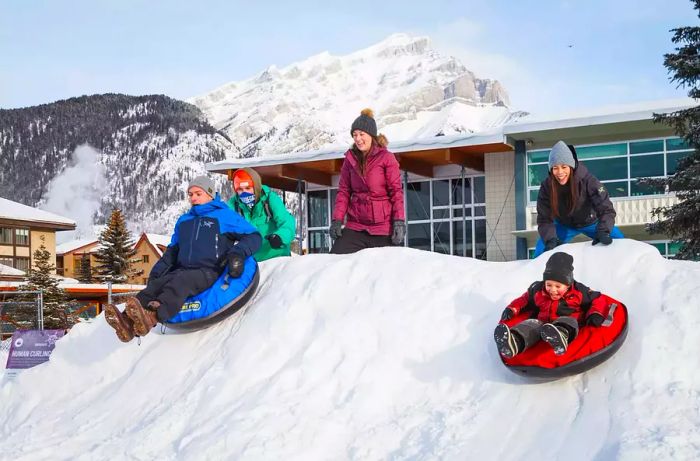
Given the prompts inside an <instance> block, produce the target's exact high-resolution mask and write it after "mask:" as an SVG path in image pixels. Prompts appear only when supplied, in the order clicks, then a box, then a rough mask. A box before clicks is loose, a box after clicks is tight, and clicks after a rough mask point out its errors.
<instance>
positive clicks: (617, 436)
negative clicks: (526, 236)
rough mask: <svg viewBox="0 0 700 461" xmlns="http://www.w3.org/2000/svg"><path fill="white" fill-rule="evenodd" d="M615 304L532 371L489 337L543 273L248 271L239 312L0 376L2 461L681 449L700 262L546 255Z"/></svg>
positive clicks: (299, 266)
mask: <svg viewBox="0 0 700 461" xmlns="http://www.w3.org/2000/svg"><path fill="white" fill-rule="evenodd" d="M559 249H560V250H562V251H566V252H569V253H570V254H572V255H573V256H574V261H575V262H574V268H575V271H574V273H575V276H576V278H577V279H578V280H580V281H582V282H584V283H586V284H587V285H589V286H591V287H592V288H594V289H598V290H601V291H603V292H605V293H607V294H609V295H610V296H613V297H615V298H617V299H619V300H620V301H622V302H624V303H625V304H626V305H627V306H628V308H629V312H630V329H629V336H628V338H627V341H626V343H625V344H624V345H623V346H622V348H621V349H620V351H619V352H618V353H617V354H616V355H615V356H613V357H612V358H611V359H610V360H608V361H607V362H605V363H603V364H602V365H600V366H598V367H597V368H594V369H593V370H591V371H588V372H586V373H584V374H581V375H577V376H574V377H570V378H566V379H562V380H559V381H554V382H549V383H544V384H534V383H532V382H530V381H528V380H526V379H524V378H522V377H520V376H517V375H515V374H513V373H511V372H510V371H508V370H507V369H506V368H505V367H504V366H503V365H502V364H501V362H500V360H499V358H498V354H497V351H496V348H495V346H494V344H493V338H492V334H493V329H494V327H495V325H496V323H497V321H498V319H499V318H500V314H501V311H502V309H503V308H504V306H505V305H506V304H507V303H508V302H509V301H511V300H512V299H513V298H515V297H516V296H518V295H520V294H521V293H523V292H524V291H525V290H526V288H527V287H528V286H529V284H530V283H531V282H532V281H534V280H538V279H540V278H541V276H542V272H543V269H544V265H545V262H546V259H547V258H548V256H549V254H550V253H545V254H544V255H543V256H542V257H540V258H538V259H536V260H533V261H515V262H507V263H495V262H493V263H491V262H483V261H478V260H474V259H469V258H459V257H452V256H444V255H439V254H435V253H429V252H423V251H418V250H411V249H405V248H384V249H373V250H365V251H362V252H360V253H357V254H354V255H344V256H340V255H311V256H304V257H300V258H281V259H276V260H272V261H268V262H264V263H262V264H261V276H262V279H261V285H260V289H259V292H258V294H257V295H256V297H255V298H254V300H253V302H252V303H251V304H250V305H249V308H248V309H247V310H246V312H245V313H244V315H243V316H242V317H236V318H230V319H227V320H226V321H224V322H222V323H220V324H217V325H215V326H213V327H212V328H210V329H207V330H203V331H200V332H196V333H191V334H170V332H166V334H164V335H163V334H150V335H148V336H147V337H145V338H143V341H142V343H141V345H140V346H138V345H137V344H136V342H133V343H130V344H122V343H120V342H119V341H118V340H117V339H116V337H115V336H114V334H113V333H112V331H111V330H110V328H109V327H108V326H107V324H106V323H105V322H104V320H103V318H102V317H99V318H98V319H97V320H96V321H95V322H94V323H92V324H80V325H77V326H76V327H75V328H74V329H73V330H72V331H71V332H70V334H68V335H67V336H66V337H65V338H63V339H61V340H60V341H59V342H58V344H57V347H56V349H55V351H54V353H53V355H52V356H51V361H50V362H49V363H47V364H44V365H41V366H39V367H36V368H34V369H32V370H28V371H27V372H25V373H23V374H21V375H20V376H19V377H18V378H17V379H16V380H14V381H10V382H6V383H4V384H2V387H1V388H0V402H2V412H0V440H2V443H1V447H2V448H1V453H2V456H3V457H5V458H7V459H16V460H36V459H51V460H63V459H65V460H68V459H70V460H76V459H84V460H92V459H256V460H258V459H270V460H277V459H285V460H319V459H334V460H336V459H356V460H365V459H431V460H432V459H455V460H456V459H460V460H461V459H499V460H519V459H524V458H526V457H527V458H531V459H543V460H550V459H566V460H569V461H571V460H578V459H582V460H584V459H585V460H590V459H601V460H603V459H604V460H607V459H627V460H639V459H698V458H700V432H698V430H697V428H698V427H700V391H699V390H698V386H697V383H698V382H700V371H698V367H697V357H698V352H699V351H698V349H699V348H700V346H699V344H700V343H698V340H697V331H698V329H699V327H700V316H699V315H698V313H697V305H698V302H697V296H698V295H697V294H698V293H699V292H700V264H698V263H692V262H680V261H668V260H665V259H663V258H662V257H661V256H660V255H659V254H658V252H657V251H656V249H654V248H653V247H651V246H649V245H646V244H644V243H640V242H635V241H628V240H616V241H615V242H614V243H613V244H612V245H611V246H609V247H601V246H596V247H594V246H591V245H590V242H586V243H577V244H570V245H564V246H562V247H560V248H559Z"/></svg>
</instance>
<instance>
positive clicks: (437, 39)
mask: <svg viewBox="0 0 700 461" xmlns="http://www.w3.org/2000/svg"><path fill="white" fill-rule="evenodd" d="M698 22H699V21H698V16H697V14H696V12H695V11H694V10H693V9H692V5H691V2H690V1H688V0H647V1H639V0H614V1H613V0H571V1H547V0H539V1H538V0H521V1H514V0H512V1H505V0H478V1H471V0H454V1H453V0H431V1H429V2H426V1H421V2H412V1H386V2H381V1H376V0H375V1H364V0H356V1H354V2H347V1H345V2H332V1H327V2H309V1H306V0H298V1H296V2H271V1H267V2H265V1H262V0H261V1H258V2H254V1H248V2H239V1H214V0H197V1H195V0H191V1H187V2H185V1H168V2H166V1H159V0H151V1H132V0H119V1H111V0H110V1H106V0H105V1H94V0H91V1H59V0H53V1H49V0H44V1H41V0H26V1H25V0H0V56H2V59H1V60H0V108H16V107H25V106H31V105H36V104H41V103H47V102H52V101H55V100H58V99H63V98H67V97H71V96H79V95H82V94H94V93H106V92H119V93H127V94H134V95H138V94H152V93H164V94H167V95H169V96H172V97H176V98H181V99H185V98H188V97H191V96H195V95H198V94H202V93H206V92H208V91H209V90H212V89H213V88H215V87H218V86H220V85H222V84H224V83H227V82H230V81H235V80H242V79H245V78H248V77H251V76H253V75H255V74H256V73H258V72H260V71H262V70H264V69H265V68H266V67H268V66H269V65H271V64H275V65H277V66H279V67H282V66H285V65H288V64H290V63H292V62H295V61H300V60H303V59H305V58H307V57H309V56H311V55H314V54H317V53H320V52H322V51H328V52H330V53H331V54H335V55H343V54H347V53H350V52H352V51H355V50H358V49H360V48H364V47H366V46H369V45H371V44H373V43H376V42H378V41H380V40H382V39H384V38H386V37H387V36H388V35H390V34H392V33H395V32H406V33H409V34H412V35H427V36H429V37H430V38H431V39H432V40H433V45H434V47H435V48H436V49H437V50H438V51H440V52H441V53H444V54H452V55H454V56H456V57H458V58H460V59H461V60H462V62H463V63H464V64H465V65H466V66H467V67H468V68H469V69H471V70H473V71H474V72H475V73H476V74H477V76H479V77H481V78H493V79H498V80H500V81H501V82H502V83H503V84H504V85H505V87H506V89H507V90H508V92H509V94H510V97H511V102H512V105H513V106H514V107H515V108H516V109H521V110H527V111H531V112H535V113H552V114H553V113H557V112H565V111H570V110H576V109H580V108H590V107H596V106H607V105H614V104H621V103H628V102H638V101H647V100H653V99H666V98H675V97H683V96H685V94H686V90H684V89H677V88H676V87H675V85H674V84H672V83H670V82H669V80H668V74H667V72H666V69H665V68H664V67H663V64H662V63H663V54H664V53H667V52H670V51H672V50H673V45H672V44H671V33H670V32H669V29H671V28H673V27H679V26H686V25H697V24H698Z"/></svg>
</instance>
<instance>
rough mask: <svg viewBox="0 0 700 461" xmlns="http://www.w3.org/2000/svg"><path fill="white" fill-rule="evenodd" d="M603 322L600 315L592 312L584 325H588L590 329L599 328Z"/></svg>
mask: <svg viewBox="0 0 700 461" xmlns="http://www.w3.org/2000/svg"><path fill="white" fill-rule="evenodd" d="M604 320H605V319H604V318H603V316H602V315H601V314H599V313H597V312H594V313H592V314H591V315H589V316H588V318H587V319H586V325H590V326H592V327H599V326H601V325H602V324H603V321H604Z"/></svg>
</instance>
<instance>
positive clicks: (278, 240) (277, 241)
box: [265, 234, 282, 250]
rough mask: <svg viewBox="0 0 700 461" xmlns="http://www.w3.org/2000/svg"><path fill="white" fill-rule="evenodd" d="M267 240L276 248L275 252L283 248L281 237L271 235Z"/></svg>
mask: <svg viewBox="0 0 700 461" xmlns="http://www.w3.org/2000/svg"><path fill="white" fill-rule="evenodd" d="M265 238H266V239H267V240H268V241H269V242H270V246H271V247H272V248H274V249H275V250H277V249H279V248H282V239H281V238H280V236H279V235H277V234H270V235H268V236H267V237H265Z"/></svg>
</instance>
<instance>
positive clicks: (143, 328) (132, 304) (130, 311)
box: [124, 296, 158, 336]
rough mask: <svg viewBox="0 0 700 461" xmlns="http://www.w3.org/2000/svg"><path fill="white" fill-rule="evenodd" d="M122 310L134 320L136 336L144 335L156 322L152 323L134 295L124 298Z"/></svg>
mask: <svg viewBox="0 0 700 461" xmlns="http://www.w3.org/2000/svg"><path fill="white" fill-rule="evenodd" d="M124 312H125V313H126V315H127V316H129V318H130V319H131V321H132V322H134V334H136V335H137V336H146V335H147V334H148V333H149V332H150V331H151V328H153V327H154V326H156V324H157V323H158V322H155V323H153V322H152V321H150V319H149V318H148V314H146V311H145V309H144V308H143V306H141V303H140V302H139V300H138V299H137V298H136V297H135V296H129V297H128V298H126V309H124Z"/></svg>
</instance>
